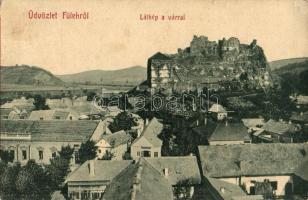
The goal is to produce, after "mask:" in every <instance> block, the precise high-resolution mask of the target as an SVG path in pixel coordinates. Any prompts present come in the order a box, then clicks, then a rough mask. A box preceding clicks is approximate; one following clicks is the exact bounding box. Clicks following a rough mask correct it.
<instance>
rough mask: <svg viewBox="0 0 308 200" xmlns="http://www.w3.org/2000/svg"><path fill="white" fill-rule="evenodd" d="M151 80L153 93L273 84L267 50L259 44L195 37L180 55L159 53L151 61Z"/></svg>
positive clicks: (149, 65) (149, 78)
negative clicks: (220, 84) (234, 83)
mask: <svg viewBox="0 0 308 200" xmlns="http://www.w3.org/2000/svg"><path fill="white" fill-rule="evenodd" d="M148 81H149V86H150V88H152V90H158V89H170V88H172V89H177V90H180V91H183V90H191V88H196V89H197V88H198V87H202V85H204V83H206V82H213V83H217V82H227V81H239V82H243V83H244V82H245V84H246V85H247V84H249V86H250V87H251V88H260V87H267V86H268V85H270V84H271V81H270V71H269V67H268V63H267V61H266V57H265V55H264V52H263V49H262V48H261V47H259V46H257V44H256V40H253V42H252V43H251V44H250V45H247V44H241V43H240V41H239V40H238V39H237V38H234V37H231V38H229V39H225V38H223V39H222V40H219V41H218V43H217V42H215V41H209V40H208V38H207V37H205V36H200V37H197V36H194V38H193V40H192V41H191V43H190V47H187V48H186V49H184V50H182V49H179V50H178V53H177V54H173V55H166V54H162V53H157V54H155V55H154V56H152V57H151V58H150V59H149V60H148Z"/></svg>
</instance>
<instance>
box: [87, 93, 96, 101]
mask: <svg viewBox="0 0 308 200" xmlns="http://www.w3.org/2000/svg"><path fill="white" fill-rule="evenodd" d="M95 96H96V92H93V91H90V92H87V101H93V99H94V97H95Z"/></svg>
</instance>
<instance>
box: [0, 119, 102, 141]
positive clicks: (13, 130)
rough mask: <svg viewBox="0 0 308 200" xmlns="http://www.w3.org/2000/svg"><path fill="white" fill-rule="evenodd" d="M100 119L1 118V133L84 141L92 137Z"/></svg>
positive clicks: (51, 139)
mask: <svg viewBox="0 0 308 200" xmlns="http://www.w3.org/2000/svg"><path fill="white" fill-rule="evenodd" d="M98 124H99V121H92V120H91V121H90V120H87V121H80V120H78V121H77V120H76V121H71V120H63V121H62V120H58V121H57V120H52V121H49V120H1V126H0V130H1V133H7V134H30V135H31V140H32V141H46V142H74V141H76V142H83V141H85V140H87V139H88V138H90V137H91V135H92V134H93V132H94V131H95V129H96V127H97V125H98Z"/></svg>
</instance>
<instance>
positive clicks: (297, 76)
mask: <svg viewBox="0 0 308 200" xmlns="http://www.w3.org/2000/svg"><path fill="white" fill-rule="evenodd" d="M273 73H274V74H275V75H276V76H278V77H279V78H280V84H281V85H284V89H285V90H287V92H288V93H299V94H304V95H308V60H306V61H304V62H298V63H293V64H288V65H285V66H283V67H281V68H279V69H277V70H274V71H273Z"/></svg>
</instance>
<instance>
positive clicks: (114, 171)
mask: <svg viewBox="0 0 308 200" xmlns="http://www.w3.org/2000/svg"><path fill="white" fill-rule="evenodd" d="M90 162H92V164H93V167H94V175H91V174H90V171H89V164H90ZM131 163H132V161H129V160H91V161H89V160H88V161H86V162H85V163H83V164H82V165H81V166H80V167H79V168H77V169H76V170H75V171H74V172H72V173H71V175H70V176H69V177H68V178H67V179H66V182H68V183H69V184H70V183H71V184H74V183H73V182H77V183H78V184H82V183H80V182H89V181H102V182H104V181H111V180H112V179H113V178H114V177H115V176H117V175H118V174H119V173H121V172H122V171H123V170H124V169H125V168H127V167H128V166H129V165H130V164H131Z"/></svg>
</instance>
